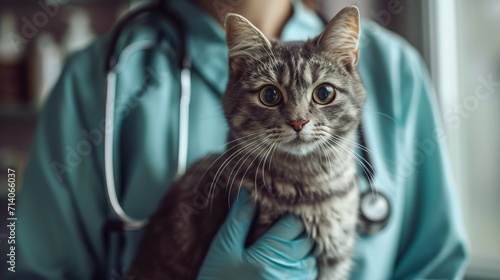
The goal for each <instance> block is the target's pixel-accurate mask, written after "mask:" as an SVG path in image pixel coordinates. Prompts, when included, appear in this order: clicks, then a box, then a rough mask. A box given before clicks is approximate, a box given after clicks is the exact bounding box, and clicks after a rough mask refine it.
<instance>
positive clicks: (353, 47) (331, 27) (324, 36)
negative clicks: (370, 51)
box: [317, 6, 360, 68]
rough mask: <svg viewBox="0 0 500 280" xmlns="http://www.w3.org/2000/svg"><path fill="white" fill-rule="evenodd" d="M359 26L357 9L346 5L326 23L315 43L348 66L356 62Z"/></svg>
mask: <svg viewBox="0 0 500 280" xmlns="http://www.w3.org/2000/svg"><path fill="white" fill-rule="evenodd" d="M359 28H360V26H359V10H358V8H357V7H356V6H348V7H346V8H344V9H342V10H341V11H340V12H339V13H338V14H337V15H335V17H334V18H333V19H332V20H331V21H330V22H329V23H328V24H327V25H326V27H325V30H324V31H323V33H321V35H320V36H319V38H318V40H317V44H318V46H320V47H321V48H322V49H323V50H324V51H325V53H327V54H330V55H332V57H334V58H336V59H338V60H340V61H341V62H342V64H344V66H346V67H349V68H350V67H352V66H355V65H356V64H357V63H358V45H359Z"/></svg>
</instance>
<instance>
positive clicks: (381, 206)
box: [358, 191, 391, 234]
mask: <svg viewBox="0 0 500 280" xmlns="http://www.w3.org/2000/svg"><path fill="white" fill-rule="evenodd" d="M390 216H391V204H390V202H389V199H388V198H387V196H385V195H384V194H382V193H380V192H376V191H367V192H365V193H363V194H362V195H361V198H360V201H359V223H358V232H360V233H362V234H374V233H377V232H379V231H381V230H382V229H383V228H385V226H386V225H387V224H388V223H389V219H390Z"/></svg>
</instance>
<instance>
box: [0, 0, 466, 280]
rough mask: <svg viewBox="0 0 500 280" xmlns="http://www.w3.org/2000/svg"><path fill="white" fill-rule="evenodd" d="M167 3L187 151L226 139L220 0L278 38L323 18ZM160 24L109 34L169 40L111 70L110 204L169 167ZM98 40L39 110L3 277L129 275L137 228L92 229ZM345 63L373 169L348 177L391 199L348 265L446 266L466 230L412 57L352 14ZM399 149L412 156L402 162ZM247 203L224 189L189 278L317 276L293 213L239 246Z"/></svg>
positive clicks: (173, 99) (460, 267) (151, 201)
mask: <svg viewBox="0 0 500 280" xmlns="http://www.w3.org/2000/svg"><path fill="white" fill-rule="evenodd" d="M166 5H168V8H169V9H172V10H173V11H175V12H177V13H179V14H181V15H182V16H183V19H185V22H184V24H185V26H186V29H187V51H188V53H189V56H190V57H191V58H192V60H193V80H192V87H193V89H192V92H193V95H192V97H191V98H192V103H191V107H190V120H191V123H190V139H189V143H188V147H189V154H188V161H189V163H190V164H192V163H194V162H195V161H197V160H198V159H200V158H202V157H204V156H206V155H208V154H210V153H212V152H221V151H223V150H224V147H225V143H226V135H227V131H228V126H227V124H226V123H225V120H224V115H223V108H222V105H221V97H222V94H223V93H224V91H225V87H226V84H227V78H228V72H229V69H228V58H227V53H228V49H227V45H226V42H225V34H224V30H223V29H222V28H221V26H222V25H223V21H224V18H225V12H227V9H231V11H232V12H236V13H238V14H241V15H243V16H244V17H246V18H247V19H249V20H250V21H251V22H252V23H253V24H254V25H255V26H256V27H257V28H258V29H259V30H260V31H262V33H263V34H264V35H265V36H266V37H268V38H279V39H281V40H282V41H293V40H307V39H309V38H314V37H316V36H317V35H318V34H319V33H320V32H322V31H323V29H324V24H323V22H322V21H321V20H320V18H319V17H318V16H317V14H316V13H315V12H314V11H312V10H311V9H310V8H309V7H308V6H307V5H305V4H304V3H303V2H301V1H290V0H280V1H278V0H277V1H266V0H252V1H249V0H247V1H243V0H239V1H235V0H232V1H231V0H216V1H206V0H191V1H187V0H186V1H167V4H166ZM172 28H173V27H172V26H169V25H168V23H167V22H165V21H164V20H162V19H157V18H147V19H141V20H138V22H137V23H136V24H134V25H133V26H131V27H130V28H129V30H127V33H126V35H127V36H124V39H123V41H122V42H120V44H121V45H120V47H121V48H124V47H125V46H127V45H129V44H130V43H131V42H136V41H139V40H148V41H154V40H159V41H158V42H160V43H159V45H161V44H167V46H168V47H169V50H171V52H170V53H165V51H164V48H162V49H158V50H154V49H153V50H151V51H148V52H145V53H140V54H138V55H136V56H133V57H131V58H130V60H129V61H128V62H127V67H124V70H123V72H122V73H120V78H119V79H118V83H117V92H119V95H118V96H117V98H118V100H117V116H119V117H120V118H119V119H120V120H121V122H119V123H117V124H116V126H115V127H114V128H113V129H114V131H115V135H117V137H116V139H115V141H116V143H117V145H116V146H117V150H118V151H119V152H117V155H118V157H119V158H118V159H117V162H119V164H117V165H116V166H118V168H117V169H118V170H117V171H116V172H117V175H116V176H115V178H117V179H116V180H117V183H116V184H117V186H118V189H119V197H120V200H121V202H122V205H123V207H124V208H125V209H126V210H127V213H130V214H131V215H133V216H134V217H138V218H147V217H149V216H150V215H151V214H152V213H153V212H154V211H155V209H156V208H157V206H158V205H159V202H160V199H161V197H162V195H163V194H164V193H166V192H168V190H169V189H168V187H169V186H170V185H171V184H172V183H173V181H174V180H175V169H176V168H175V167H176V156H177V151H176V149H175V147H177V146H178V145H177V144H178V143H176V139H177V138H176V137H175V136H176V135H177V133H178V127H177V118H178V113H177V108H178V102H179V100H178V98H179V97H178V95H177V94H173V93H177V92H179V82H178V73H177V72H176V71H177V70H176V68H175V66H174V65H173V61H175V53H176V47H177V45H176V35H175V34H176V32H175V30H173V29H172ZM108 40H109V38H106V37H104V38H101V39H99V40H98V41H96V42H95V43H94V44H92V45H91V46H90V47H89V48H87V49H86V50H83V51H81V52H78V53H76V54H73V55H72V56H71V57H70V58H69V59H68V62H67V64H66V67H65V69H64V73H63V74H62V76H61V78H60V80H59V82H58V83H57V85H56V87H55V89H54V91H53V93H52V95H51V96H50V98H49V100H48V102H47V104H46V106H45V108H44V109H43V112H42V113H41V116H40V121H39V124H38V128H37V132H36V136H35V142H34V145H33V148H32V151H31V155H30V160H29V163H28V166H27V169H26V173H25V181H24V186H23V190H22V192H21V194H20V199H19V205H18V208H19V209H18V217H19V220H18V221H17V229H16V233H17V243H18V244H17V247H16V249H17V251H16V257H17V265H16V272H15V273H7V274H6V279H117V278H118V279H119V278H120V277H122V278H124V279H128V278H130V279H132V277H134V275H127V271H128V269H129V267H130V265H131V263H132V260H133V259H134V258H135V256H136V254H137V250H138V246H139V241H140V239H141V237H142V235H143V232H142V231H135V232H134V231H118V232H113V233H111V234H108V235H106V234H104V232H105V231H104V226H105V221H106V220H107V219H108V218H110V217H111V216H112V212H111V209H110V208H109V205H108V204H107V202H106V196H105V192H104V185H103V184H104V180H103V178H102V169H103V162H102V158H103V145H102V133H103V132H104V131H105V128H102V126H100V123H101V121H102V120H103V119H104V115H103V114H104V102H103V100H104V99H103V96H102V92H103V91H102V89H103V87H104V84H105V73H104V72H103V69H101V66H102V65H101V64H100V63H99V62H101V61H103V60H104V59H105V58H104V57H105V54H104V53H105V50H106V47H107V42H108ZM356 63H357V68H358V71H359V73H360V75H361V80H362V82H363V84H364V87H365V88H366V102H365V105H364V107H363V127H364V129H365V134H366V139H367V145H368V148H369V149H370V151H371V158H372V161H373V163H372V164H373V165H374V168H375V169H376V171H377V173H376V177H375V178H373V182H366V180H365V181H364V182H363V181H361V182H360V184H359V188H360V189H366V188H368V187H369V186H370V183H372V184H373V186H377V187H379V188H384V189H383V190H384V191H385V193H386V194H387V195H388V197H389V200H390V201H391V204H392V207H393V209H392V217H391V220H390V221H389V224H388V225H387V226H386V228H384V230H382V231H381V232H379V233H377V234H375V235H367V236H365V235H360V236H359V238H357V243H356V248H355V254H354V258H353V263H354V266H353V268H352V269H351V273H350V276H349V279H436V278H440V279H459V278H461V277H462V276H463V273H464V270H465V265H466V261H467V253H468V249H467V240H466V236H465V231H464V228H463V224H462V221H461V218H460V216H459V214H458V209H457V208H458V207H457V205H456V199H455V194H454V189H453V187H454V184H453V180H452V178H451V174H450V170H449V166H448V164H447V157H446V153H445V149H444V147H443V144H442V141H441V139H440V138H439V137H438V136H437V135H435V134H434V132H435V131H438V129H439V127H440V124H439V118H438V114H437V112H436V105H435V100H434V97H433V95H432V89H431V87H430V83H429V78H428V76H427V74H426V70H425V66H424V65H423V63H422V60H421V58H420V57H419V55H418V54H417V53H416V51H415V50H414V49H413V48H412V47H411V46H409V45H408V43H406V42H405V41H404V40H402V39H401V38H399V37H397V36H396V35H394V34H392V33H390V32H389V31H387V30H385V29H383V28H382V27H380V26H378V25H376V24H374V23H371V22H362V23H361V32H360V42H359V61H357V62H356ZM145 81H147V82H145ZM302 125H305V124H302ZM297 129H299V128H297ZM82 143H89V145H87V147H90V152H86V153H84V154H82V153H79V152H78V151H80V150H82V148H81V147H82V146H84V144H82ZM85 145H86V144H85ZM86 151H88V149H87V150H86ZM408 158H410V159H412V158H414V160H410V163H409V164H408V162H409V161H408ZM408 165H409V166H408ZM318 172H321V170H318ZM255 209H256V208H255V205H254V204H253V203H252V202H251V201H250V200H249V199H248V197H247V195H246V194H242V197H241V198H240V199H237V200H235V203H234V205H233V206H232V210H231V212H230V213H229V214H228V216H227V218H226V219H225V221H224V222H223V224H222V226H221V228H220V229H219V231H218V233H217V235H216V236H215V237H214V239H213V241H212V244H211V245H210V248H209V249H208V253H207V254H206V256H205V258H204V261H203V264H202V266H201V268H200V271H199V273H198V279H316V277H317V275H318V270H317V263H316V260H315V258H314V257H313V256H311V251H312V250H313V247H314V244H313V242H311V240H310V238H308V237H307V236H305V234H304V229H305V225H304V224H303V223H302V221H301V220H300V219H298V218H297V217H295V216H294V215H285V216H284V217H282V218H280V219H279V220H278V221H277V222H276V223H275V224H274V225H273V226H272V227H271V228H270V229H268V230H267V231H266V232H265V233H264V236H265V237H266V238H260V239H258V240H257V241H255V243H254V244H258V246H250V247H245V241H246V237H247V234H248V232H249V230H250V226H251V224H252V220H253V217H254V215H255ZM207 211H208V209H207ZM173 226H175V225H172V227H173ZM202 231H203V229H201V231H200V234H202V233H203V232H202ZM193 238H196V237H193ZM167 245H168V244H163V245H162V244H158V246H167Z"/></svg>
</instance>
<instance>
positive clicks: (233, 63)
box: [224, 13, 271, 70]
mask: <svg viewBox="0 0 500 280" xmlns="http://www.w3.org/2000/svg"><path fill="white" fill-rule="evenodd" d="M224 25H225V28H226V41H227V46H228V49H229V65H230V67H231V68H232V69H233V70H237V69H236V68H238V67H239V66H242V65H241V64H242V63H243V62H244V61H245V59H253V58H254V57H255V55H256V53H257V52H259V51H262V50H263V48H264V49H265V48H267V49H271V43H270V42H269V40H268V39H267V38H266V36H264V34H263V33H262V32H261V31H260V30H259V29H257V27H255V26H254V25H253V24H252V23H251V22H250V21H249V20H247V19H246V18H244V17H243V16H240V15H238V14H232V13H229V14H228V15H227V16H226V21H225V24H224Z"/></svg>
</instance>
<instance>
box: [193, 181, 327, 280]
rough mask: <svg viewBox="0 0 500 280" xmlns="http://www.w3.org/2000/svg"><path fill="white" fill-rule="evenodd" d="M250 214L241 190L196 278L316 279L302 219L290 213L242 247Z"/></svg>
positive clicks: (250, 205)
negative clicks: (247, 245)
mask: <svg viewBox="0 0 500 280" xmlns="http://www.w3.org/2000/svg"><path fill="white" fill-rule="evenodd" d="M254 214H255V206H254V204H253V203H252V201H251V200H250V198H249V197H248V194H247V193H246V191H243V190H242V192H241V193H240V195H239V198H237V199H236V200H235V204H234V205H233V208H232V209H231V211H230V213H229V214H228V217H227V218H226V221H225V223H224V224H223V225H222V227H221V228H220V229H219V231H218V233H217V235H216V236H215V238H214V240H213V241H212V244H211V245H210V249H209V250H208V253H207V255H206V257H205V260H204V261H203V265H202V267H201V268H200V272H199V274H198V280H224V279H228V280H233V279H238V280H240V279H241V280H246V279H249V280H268V279H269V280H271V279H272V280H276V279H301V280H308V279H311V280H313V279H316V278H317V275H318V270H317V267H316V259H315V257H314V255H313V253H312V248H313V241H312V240H311V239H310V238H308V237H307V236H306V235H305V228H304V225H303V223H302V221H301V220H300V219H298V218H297V217H295V216H293V215H291V214H288V215H285V216H284V217H282V218H281V219H280V220H279V221H277V222H276V224H274V225H273V226H272V227H271V228H270V229H269V230H268V231H267V232H266V233H265V234H264V235H263V236H262V237H260V238H259V239H258V240H257V241H255V243H254V244H252V245H251V246H249V247H248V248H245V240H246V237H247V235H248V232H249V229H250V226H251V224H252V221H253V217H254Z"/></svg>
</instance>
